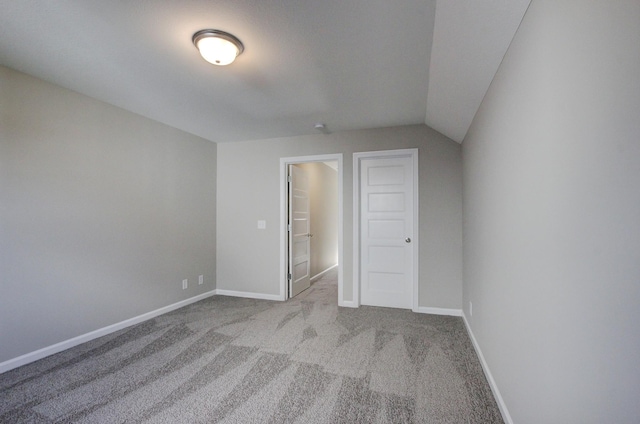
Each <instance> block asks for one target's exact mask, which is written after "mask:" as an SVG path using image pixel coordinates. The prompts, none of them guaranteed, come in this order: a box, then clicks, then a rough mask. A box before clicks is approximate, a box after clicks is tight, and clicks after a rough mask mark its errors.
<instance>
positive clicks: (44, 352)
mask: <svg viewBox="0 0 640 424" xmlns="http://www.w3.org/2000/svg"><path fill="white" fill-rule="evenodd" d="M214 294H215V290H212V291H209V292H206V293H202V294H199V295H197V296H194V297H190V298H189V299H185V300H181V301H180V302H176V303H173V304H171V305H168V306H164V307H162V308H160V309H156V310H154V311H151V312H147V313H145V314H142V315H138V316H137V317H133V318H129V319H127V320H124V321H121V322H118V323H116V324H112V325H108V326H106V327H103V328H100V329H98V330H94V331H91V332H89V333H86V334H82V335H80V336H77V337H74V338H72V339H69V340H65V341H62V342H60V343H56V344H54V345H51V346H47V347H44V348H42V349H38V350H36V351H34V352H30V353H26V354H24V355H21V356H18V357H17V358H13V359H9V360H8V361H4V362H2V363H0V374H2V373H3V372H7V371H9V370H12V369H14V368H18V367H21V366H22V365H26V364H29V363H31V362H35V361H37V360H39V359H42V358H46V357H47V356H50V355H53V354H55V353H58V352H62V351H63V350H66V349H70V348H72V347H74V346H77V345H79V344H82V343H86V342H88V341H91V340H93V339H97V338H98V337H102V336H106V335H107V334H111V333H114V332H116V331H118V330H122V329H123V328H127V327H130V326H132V325H135V324H138V323H141V322H143V321H146V320H148V319H151V318H155V317H157V316H158V315H162V314H166V313H167V312H171V311H174V310H176V309H179V308H182V307H183V306H187V305H190V304H192V303H195V302H198V301H200V300H202V299H206V298H207V297H211V296H213V295H214Z"/></svg>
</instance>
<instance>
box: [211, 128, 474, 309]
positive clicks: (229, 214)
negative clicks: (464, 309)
mask: <svg viewBox="0 0 640 424" xmlns="http://www.w3.org/2000/svg"><path fill="white" fill-rule="evenodd" d="M414 147H416V148H418V149H419V155H420V158H419V160H420V174H419V179H420V181H419V185H420V187H419V188H420V222H419V227H420V306H428V307H441V308H454V309H460V308H461V299H462V216H461V213H462V206H461V202H462V164H461V154H460V153H461V147H460V145H459V144H457V143H455V142H453V141H451V140H450V139H448V138H446V137H445V136H443V135H441V134H439V133H437V132H436V131H434V130H432V129H430V128H429V127H427V126H424V125H416V126H405V127H395V128H383V129H371V130H361V131H349V132H341V133H334V134H329V135H311V136H301V137H290V138H279V139H272V140H265V141H250V142H241V143H223V144H219V145H218V202H217V208H218V240H217V244H218V278H217V283H218V288H219V289H225V290H235V291H243V292H252V293H261V294H270V295H277V294H278V293H279V291H280V282H281V277H280V275H279V272H280V258H279V245H280V234H279V233H280V222H279V219H280V199H279V196H280V188H279V172H280V170H279V166H280V162H279V161H280V158H282V157H297V156H306V155H319V154H334V153H342V154H344V158H343V164H344V170H343V172H344V186H343V196H344V198H343V205H344V228H343V234H344V246H345V249H344V250H345V251H344V261H345V263H344V278H345V281H344V289H345V293H344V299H345V300H352V299H351V296H352V275H353V274H352V273H353V271H352V268H353V267H352V264H353V255H352V248H351V246H352V238H353V237H352V236H353V230H352V221H353V213H352V204H353V199H352V193H353V182H352V168H353V163H352V160H353V159H352V153H354V152H361V151H374V150H388V149H400V148H414ZM261 219H264V220H266V221H267V228H266V230H258V229H257V228H256V227H257V226H256V223H257V221H258V220H261Z"/></svg>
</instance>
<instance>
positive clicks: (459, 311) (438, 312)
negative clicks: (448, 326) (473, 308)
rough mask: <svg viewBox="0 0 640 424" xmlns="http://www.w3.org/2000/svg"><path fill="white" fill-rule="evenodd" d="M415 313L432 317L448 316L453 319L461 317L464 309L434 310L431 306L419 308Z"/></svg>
mask: <svg viewBox="0 0 640 424" xmlns="http://www.w3.org/2000/svg"><path fill="white" fill-rule="evenodd" d="M413 312H417V313H419V314H432V315H448V316H452V317H461V316H462V309H449V308H432V307H429V306H418V307H417V308H416V309H414V310H413Z"/></svg>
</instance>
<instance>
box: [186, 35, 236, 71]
mask: <svg viewBox="0 0 640 424" xmlns="http://www.w3.org/2000/svg"><path fill="white" fill-rule="evenodd" d="M192 41H193V44H194V45H195V46H196V47H197V48H198V50H200V54H201V55H202V57H203V58H204V60H206V61H207V62H209V63H213V64H214V65H219V66H223V65H228V64H230V63H231V62H233V61H234V60H236V57H238V56H240V54H241V53H242V52H243V51H244V45H243V44H242V42H241V41H240V40H238V38H237V37H235V36H234V35H232V34H229V33H228V32H224V31H219V30H217V29H203V30H201V31H198V32H196V33H195V34H193V38H192Z"/></svg>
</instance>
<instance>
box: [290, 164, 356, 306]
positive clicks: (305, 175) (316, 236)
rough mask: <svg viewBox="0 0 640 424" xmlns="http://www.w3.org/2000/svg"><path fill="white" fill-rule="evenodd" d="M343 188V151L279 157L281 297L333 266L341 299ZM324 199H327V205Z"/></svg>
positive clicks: (296, 292) (298, 290) (301, 286)
mask: <svg viewBox="0 0 640 424" xmlns="http://www.w3.org/2000/svg"><path fill="white" fill-rule="evenodd" d="M290 177H291V178H290ZM289 179H292V180H294V181H291V182H290V181H289ZM296 179H297V180H298V182H296V181H295V180H296ZM325 179H326V180H327V181H329V180H331V181H334V182H335V183H334V185H333V187H327V186H328V185H329V184H326V185H325V186H323V182H324V181H323V180H325ZM342 187H343V178H342V154H327V155H317V156H300V157H289V158H281V159H280V234H281V238H280V275H281V284H280V298H281V299H282V300H286V299H289V298H290V297H293V296H295V295H297V294H298V293H299V292H301V291H304V290H305V289H306V288H307V287H308V285H309V284H310V283H311V281H314V280H316V279H319V278H321V277H322V276H323V275H324V274H325V273H327V272H329V271H331V270H334V269H335V268H336V267H337V270H338V292H339V295H338V298H339V300H340V299H341V298H342V285H343V269H342V268H343V262H344V261H343V236H342V234H343V231H342V227H343V206H342V203H343V202H342ZM293 194H295V197H294V198H293V199H292V197H293V196H292V195H293ZM326 196H330V197H329V198H327V197H326ZM327 203H330V204H331V206H329V207H328V208H327ZM314 211H315V217H314ZM294 218H295V219H294ZM328 232H331V233H330V234H329V233H328ZM336 238H337V240H336ZM336 245H337V246H336Z"/></svg>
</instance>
